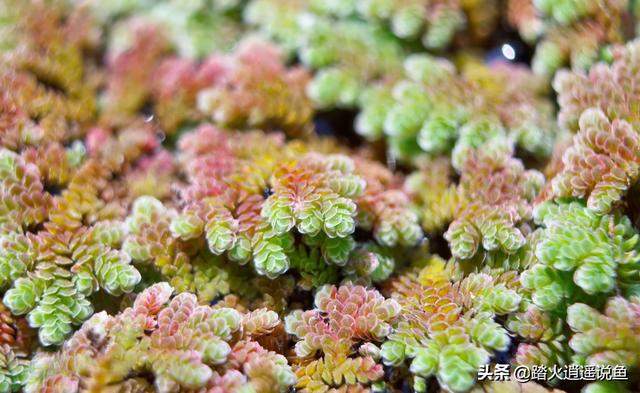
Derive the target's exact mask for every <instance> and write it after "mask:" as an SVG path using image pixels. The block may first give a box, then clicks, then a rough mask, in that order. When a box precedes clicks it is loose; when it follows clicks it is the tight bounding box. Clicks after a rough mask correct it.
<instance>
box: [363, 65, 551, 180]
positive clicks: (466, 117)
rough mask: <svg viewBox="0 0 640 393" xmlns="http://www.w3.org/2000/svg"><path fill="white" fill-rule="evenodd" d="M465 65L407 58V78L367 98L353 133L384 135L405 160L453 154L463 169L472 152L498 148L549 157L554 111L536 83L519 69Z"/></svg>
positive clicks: (373, 137)
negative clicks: (517, 148)
mask: <svg viewBox="0 0 640 393" xmlns="http://www.w3.org/2000/svg"><path fill="white" fill-rule="evenodd" d="M463 60H464V61H463V62H462V66H461V68H460V69H459V70H458V69H457V68H456V66H455V65H454V64H453V63H451V62H449V61H448V60H446V59H444V58H437V57H434V56H430V55H426V54H414V55H410V56H408V57H406V59H405V60H404V74H403V75H402V77H399V78H396V79H392V80H391V81H390V82H385V83H380V84H378V85H376V86H374V87H372V88H371V89H369V90H368V91H367V92H366V93H365V95H364V96H363V99H362V110H361V111H360V113H359V114H358V117H357V118H356V124H355V126H356V131H357V132H358V133H360V134H361V135H363V136H365V137H366V138H367V139H369V140H379V139H381V138H382V137H383V136H384V137H385V139H386V141H387V143H388V149H389V150H390V151H391V152H392V153H393V155H394V156H395V157H397V158H398V159H400V160H402V161H407V162H413V161H415V160H416V159H417V158H419V157H421V156H425V155H426V156H431V157H434V156H439V155H451V157H452V163H453V166H454V167H455V168H456V169H458V170H460V169H461V167H462V165H463V164H464V160H465V158H466V155H467V152H468V151H469V150H473V149H477V148H489V147H491V146H494V145H496V144H506V145H511V144H513V143H515V144H516V145H517V146H518V147H520V148H522V149H524V150H526V151H528V152H531V153H532V155H534V156H536V157H542V158H543V157H546V156H547V155H548V154H550V152H551V146H552V143H553V140H554V137H555V128H556V127H555V124H554V123H555V119H554V112H553V106H552V103H551V102H550V101H549V99H548V97H547V91H545V89H544V88H540V86H544V85H543V84H542V83H541V81H540V80H539V78H538V77H536V76H535V75H533V74H532V73H531V72H530V71H529V70H527V69H526V68H524V67H519V66H516V65H507V64H496V65H491V66H487V65H485V64H482V63H481V62H479V61H478V60H473V59H472V58H469V59H463ZM471 92H473V93H471ZM471 97H473V99H471Z"/></svg>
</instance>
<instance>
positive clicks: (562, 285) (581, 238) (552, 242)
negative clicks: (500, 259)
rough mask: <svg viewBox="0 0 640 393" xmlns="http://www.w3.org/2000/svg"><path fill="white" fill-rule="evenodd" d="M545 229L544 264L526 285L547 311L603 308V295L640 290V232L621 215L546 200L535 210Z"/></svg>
mask: <svg viewBox="0 0 640 393" xmlns="http://www.w3.org/2000/svg"><path fill="white" fill-rule="evenodd" d="M534 218H535V220H536V222H538V223H540V225H541V226H542V229H541V235H540V236H541V237H540V241H539V243H538V244H537V246H536V249H535V255H536V257H537V260H538V263H535V264H533V266H531V267H530V268H529V269H528V270H527V271H525V272H524V273H523V274H522V280H521V281H522V286H523V288H525V289H528V290H529V291H531V293H532V296H531V298H532V300H533V303H535V304H536V305H537V306H538V307H540V308H542V309H543V310H564V309H566V307H568V306H569V305H570V304H572V303H576V302H586V303H587V304H594V305H597V304H601V303H602V302H601V301H600V300H601V299H602V296H603V295H607V294H610V293H613V292H617V291H620V292H622V293H624V294H627V295H633V294H636V293H637V291H638V261H639V256H638V239H639V236H638V233H637V231H636V230H635V229H634V228H633V226H632V225H631V222H630V220H629V218H628V217H627V216H625V215H622V214H620V213H614V214H608V215H602V216H601V215H598V214H596V213H595V212H593V211H592V210H591V209H588V208H587V207H585V205H584V204H583V203H581V202H579V201H562V202H558V203H554V202H545V203H543V204H541V205H539V206H538V207H536V210H535V212H534Z"/></svg>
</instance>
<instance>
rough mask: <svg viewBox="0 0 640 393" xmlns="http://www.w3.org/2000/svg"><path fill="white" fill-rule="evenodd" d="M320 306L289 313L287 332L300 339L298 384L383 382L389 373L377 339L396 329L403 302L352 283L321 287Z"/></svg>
mask: <svg viewBox="0 0 640 393" xmlns="http://www.w3.org/2000/svg"><path fill="white" fill-rule="evenodd" d="M315 306H316V308H315V309H313V310H307V311H302V310H295V311H293V312H292V313H291V314H289V315H288V316H287V317H285V328H286V330H287V333H289V334H291V335H293V336H294V337H295V338H296V340H297V342H296V345H295V354H296V356H297V358H298V362H299V364H297V365H295V366H294V368H295V369H296V375H297V377H298V382H297V384H296V388H298V389H300V391H302V392H312V391H316V390H319V389H320V390H327V389H350V388H366V387H369V386H371V385H372V384H374V385H375V384H376V382H378V381H380V380H381V379H382V377H383V375H384V371H383V368H382V364H379V363H378V360H379V359H380V350H379V348H378V347H377V345H376V342H381V341H382V340H383V339H384V337H386V336H387V335H388V334H389V333H390V332H391V331H392V327H391V323H392V322H393V320H394V319H395V317H396V316H397V315H398V313H399V311H400V309H399V305H398V303H397V302H396V301H395V300H391V299H385V298H384V297H383V296H382V295H380V293H378V291H376V290H375V289H367V288H365V287H363V286H359V285H354V284H353V283H346V284H344V285H341V286H340V287H335V286H333V285H325V286H323V287H320V288H319V289H318V291H317V292H316V296H315ZM356 348H357V350H356Z"/></svg>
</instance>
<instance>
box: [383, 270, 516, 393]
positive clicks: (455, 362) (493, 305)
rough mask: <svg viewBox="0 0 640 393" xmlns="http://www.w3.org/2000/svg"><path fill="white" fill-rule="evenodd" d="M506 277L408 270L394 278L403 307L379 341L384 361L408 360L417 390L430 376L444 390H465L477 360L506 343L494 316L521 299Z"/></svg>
mask: <svg viewBox="0 0 640 393" xmlns="http://www.w3.org/2000/svg"><path fill="white" fill-rule="evenodd" d="M508 277H509V276H508V275H505V276H498V277H497V278H493V277H491V276H489V275H487V274H477V273H473V274H471V275H469V276H468V277H466V278H464V279H462V280H460V281H457V282H455V283H452V282H450V281H448V280H447V279H446V278H445V277H444V276H442V275H440V274H437V275H432V274H427V275H418V274H416V273H415V272H411V271H410V272H408V273H406V274H405V275H402V276H400V277H399V278H397V279H395V280H394V281H392V283H391V285H392V287H391V291H392V292H391V295H392V297H393V298H394V299H396V300H397V301H398V303H399V304H400V307H401V312H400V314H399V316H398V319H397V321H396V323H395V324H394V331H393V333H392V334H390V335H389V336H388V338H387V340H386V341H385V342H384V343H383V344H382V347H381V354H382V359H383V361H384V363H385V364H386V365H389V366H393V367H402V366H403V365H404V364H405V362H406V361H410V366H409V370H410V372H411V374H412V375H413V387H414V389H416V390H417V391H424V390H425V389H426V383H425V379H426V378H429V377H432V376H435V377H436V378H437V380H438V382H439V384H440V386H441V387H442V388H444V389H446V390H448V391H454V392H464V391H467V390H469V389H470V388H471V387H472V386H473V385H474V383H475V376H476V373H477V371H478V368H479V366H481V365H482V364H485V363H488V362H489V358H490V356H491V355H492V354H493V353H495V352H500V351H504V350H506V349H507V348H508V346H509V343H510V338H509V335H508V333H507V331H506V330H505V329H504V328H503V327H502V326H501V325H500V324H498V323H497V322H495V321H494V316H495V315H507V314H509V313H512V312H514V311H516V310H517V309H518V306H519V303H520V300H521V297H520V296H519V295H518V294H517V292H516V291H515V290H514V289H511V285H512V284H510V282H511V281H512V280H510V279H508Z"/></svg>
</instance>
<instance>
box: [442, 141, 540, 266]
mask: <svg viewBox="0 0 640 393" xmlns="http://www.w3.org/2000/svg"><path fill="white" fill-rule="evenodd" d="M543 182H544V177H543V176H542V174H541V173H539V172H538V171H536V170H526V169H525V168H524V165H523V163H522V162H521V161H520V160H518V159H516V158H513V157H512V156H511V154H510V152H509V151H508V150H505V151H500V150H499V148H498V149H497V151H491V150H482V151H479V150H478V151H473V152H470V154H469V158H468V159H467V161H466V162H465V166H464V169H463V171H462V175H461V177H460V184H459V189H460V192H461V193H462V194H463V195H465V200H466V201H468V202H466V203H465V204H463V205H462V206H461V208H460V210H459V211H458V212H457V214H456V218H455V220H454V221H453V222H452V223H451V225H450V226H449V229H448V230H447V232H445V234H444V236H445V239H447V241H448V242H449V247H450V248H451V254H452V256H453V257H454V258H456V259H457V260H460V261H471V260H472V259H474V258H480V259H481V260H483V258H485V256H486V255H489V254H493V257H496V256H498V255H504V256H509V255H513V254H516V253H517V252H518V251H519V250H520V249H521V248H522V247H524V246H525V244H526V236H527V235H528V232H529V228H528V221H529V220H530V219H531V212H532V206H531V204H532V202H533V199H534V198H535V196H536V195H537V193H538V191H539V190H540V188H541V187H542V184H543Z"/></svg>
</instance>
